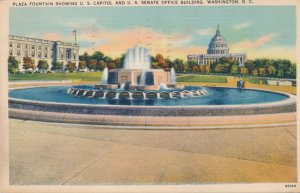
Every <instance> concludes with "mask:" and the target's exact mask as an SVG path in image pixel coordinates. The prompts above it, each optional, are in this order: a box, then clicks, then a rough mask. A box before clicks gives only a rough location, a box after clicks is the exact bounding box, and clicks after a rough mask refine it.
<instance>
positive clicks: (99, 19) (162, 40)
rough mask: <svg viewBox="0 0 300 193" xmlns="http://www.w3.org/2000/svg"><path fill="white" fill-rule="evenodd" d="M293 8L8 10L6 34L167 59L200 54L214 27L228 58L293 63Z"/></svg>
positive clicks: (112, 53)
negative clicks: (137, 48) (238, 55)
mask: <svg viewBox="0 0 300 193" xmlns="http://www.w3.org/2000/svg"><path fill="white" fill-rule="evenodd" d="M295 14H296V10H295V7H294V6H251V7H250V6H249V7H240V6H226V7H225V6H220V7H217V6H216V7H207V6H203V7H201V6H194V7H79V8H58V7H57V8H40V7H39V8H15V7H14V8H10V34H12V35H21V36H30V37H36V38H47V39H53V40H62V41H74V40H73V39H74V37H72V36H71V32H72V31H73V30H74V29H76V30H77V31H78V42H79V44H80V47H81V52H83V51H89V52H93V51H95V50H99V49H100V50H101V51H103V52H104V53H106V54H108V55H112V56H114V57H116V56H118V55H120V54H121V53H124V52H125V51H126V49H127V48H128V47H131V46H134V45H136V44H140V45H142V46H145V47H149V49H150V50H151V52H152V53H154V54H156V53H157V52H160V53H162V54H164V55H165V56H169V57H184V58H185V57H186V55H187V54H200V53H205V52H206V49H207V46H208V44H209V41H210V39H211V38H212V36H213V35H214V34H215V30H216V26H217V25H218V24H220V29H221V34H222V35H223V36H224V37H225V39H226V41H227V43H228V44H229V47H230V50H231V52H245V53H247V54H248V57H250V58H256V57H275V58H276V57H281V58H283V57H285V58H288V59H291V60H293V61H295V42H296V16H295Z"/></svg>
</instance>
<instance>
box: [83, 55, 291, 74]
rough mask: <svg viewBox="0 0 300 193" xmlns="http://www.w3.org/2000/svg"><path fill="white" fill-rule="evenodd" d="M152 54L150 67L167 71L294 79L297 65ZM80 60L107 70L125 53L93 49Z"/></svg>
mask: <svg viewBox="0 0 300 193" xmlns="http://www.w3.org/2000/svg"><path fill="white" fill-rule="evenodd" d="M150 57H151V68H153V69H164V70H166V71H169V70H170V68H172V67H174V69H175V71H176V72H178V73H183V72H185V73H186V72H187V73H189V72H190V73H202V74H209V73H225V74H232V75H235V76H236V75H250V76H260V77H263V76H268V77H280V78H296V64H292V63H291V62H290V61H289V60H282V59H279V60H272V59H266V58H262V59H255V60H246V61H245V64H244V67H241V66H240V64H239V61H238V60H234V59H233V58H230V57H229V58H226V57H223V58H220V59H219V60H218V61H217V62H215V63H210V64H206V65H198V62H197V61H187V62H184V61H183V60H182V59H179V58H176V59H174V60H171V59H169V58H164V56H163V55H162V54H160V53H158V54H156V55H155V57H153V56H150ZM79 59H80V61H85V62H86V65H87V67H88V69H89V70H93V71H95V70H100V71H102V70H103V69H104V68H105V66H107V67H108V68H109V69H115V68H122V67H123V63H124V60H125V54H123V55H122V56H121V57H118V58H115V59H113V58H111V57H109V56H105V55H104V54H103V53H102V52H99V51H97V52H94V53H93V54H92V55H91V56H90V55H88V53H87V52H86V53H84V54H83V55H81V56H79Z"/></svg>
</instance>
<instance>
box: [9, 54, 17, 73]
mask: <svg viewBox="0 0 300 193" xmlns="http://www.w3.org/2000/svg"><path fill="white" fill-rule="evenodd" d="M18 68H19V62H18V61H17V60H16V59H15V57H13V56H9V57H8V71H9V72H10V73H14V74H15V73H16V72H17V70H18Z"/></svg>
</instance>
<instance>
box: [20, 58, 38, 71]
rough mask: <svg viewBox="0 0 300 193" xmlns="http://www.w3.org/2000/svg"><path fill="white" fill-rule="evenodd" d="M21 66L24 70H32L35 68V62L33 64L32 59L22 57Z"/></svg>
mask: <svg viewBox="0 0 300 193" xmlns="http://www.w3.org/2000/svg"><path fill="white" fill-rule="evenodd" d="M23 68H24V69H25V70H30V69H31V70H34V69H35V64H34V59H32V58H30V57H27V56H26V57H24V58H23Z"/></svg>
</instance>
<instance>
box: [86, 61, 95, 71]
mask: <svg viewBox="0 0 300 193" xmlns="http://www.w3.org/2000/svg"><path fill="white" fill-rule="evenodd" d="M88 69H89V70H97V60H94V59H93V60H89V63H88Z"/></svg>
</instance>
